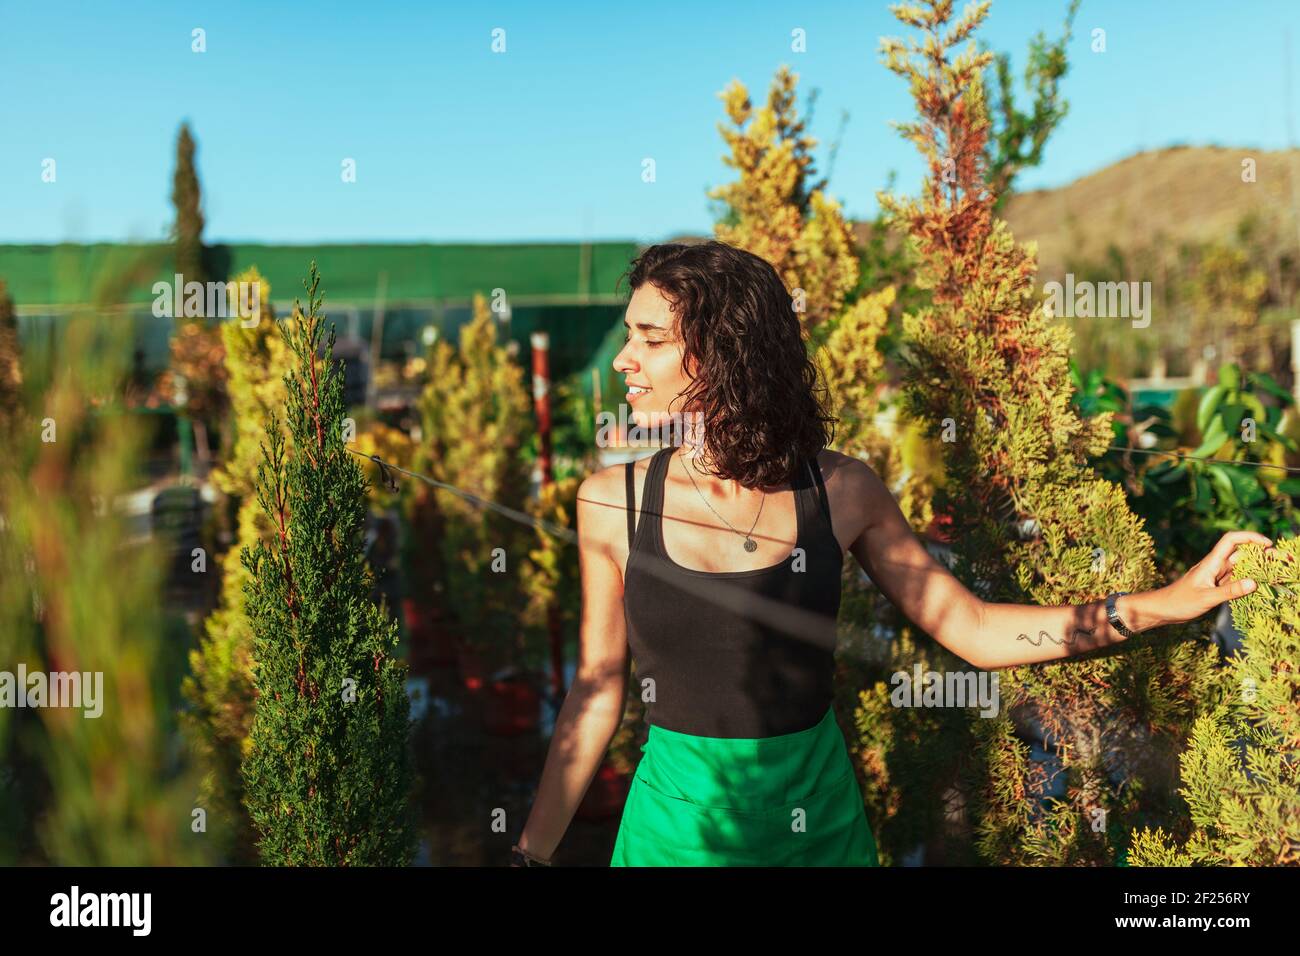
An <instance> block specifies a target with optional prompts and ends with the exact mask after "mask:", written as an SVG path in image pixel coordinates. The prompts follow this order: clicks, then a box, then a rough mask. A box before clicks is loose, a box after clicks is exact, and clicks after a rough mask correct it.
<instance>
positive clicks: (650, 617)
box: [623, 447, 844, 738]
mask: <svg viewBox="0 0 1300 956" xmlns="http://www.w3.org/2000/svg"><path fill="white" fill-rule="evenodd" d="M673 451H674V449H673V448H672V447H668V448H664V449H662V450H661V451H659V452H657V453H656V454H655V455H654V457H653V458H652V459H651V461H650V466H649V469H648V471H647V474H646V480H645V489H644V491H643V494H642V502H641V515H642V517H643V520H641V521H640V522H639V523H638V522H637V520H636V498H635V495H636V488H635V478H634V471H633V469H634V468H635V463H634V462H628V463H627V466H626V468H627V503H628V509H627V533H628V559H627V567H626V570H625V572H624V581H623V589H624V590H623V593H624V603H623V607H624V614H625V617H626V621H627V635H628V645H629V646H630V647H631V650H632V656H633V658H634V659H635V661H636V669H637V680H638V683H639V684H640V685H641V693H642V696H643V698H644V697H647V696H649V694H648V693H647V684H646V680H647V678H649V679H651V680H652V681H653V684H652V685H649V686H651V687H653V696H654V699H653V700H648V701H647V702H646V721H647V723H649V724H654V725H656V726H659V727H662V728H664V729H665V730H674V731H678V732H680V733H686V734H696V735H700V736H705V737H749V738H755V737H773V736H777V735H780V734H790V733H795V732H797V731H800V730H807V729H808V728H810V727H813V726H816V724H817V723H818V722H819V721H820V720H821V719H822V717H824V716H825V714H826V711H827V709H828V708H829V707H830V706H831V697H832V686H833V678H834V670H835V659H834V655H835V635H836V626H835V618H836V615H837V614H838V613H839V607H840V571H841V568H842V567H843V563H844V554H843V552H842V551H841V550H840V544H839V541H838V540H837V539H836V537H835V534H834V532H833V531H832V530H831V516H830V504H829V502H828V501H827V498H826V486H825V484H824V482H823V480H822V474H821V468H820V467H819V466H817V464H816V463H815V462H812V463H809V462H804V463H802V464H801V466H800V467H799V469H798V470H797V472H796V474H795V476H794V479H793V482H792V487H793V489H794V491H795V514H796V515H797V520H798V526H799V531H798V536H797V539H796V542H795V547H794V548H793V549H792V550H791V555H790V557H788V558H786V559H785V560H784V561H782V562H781V563H779V564H776V565H772V566H770V567H767V568H758V569H755V570H750V571H721V572H709V571H695V570H692V569H690V568H684V567H682V566H681V565H679V564H677V563H676V562H675V561H673V560H672V559H671V558H669V557H668V554H667V551H666V550H665V548H664V540H663V524H662V516H663V500H664V477H665V474H666V472H667V470H668V465H669V462H670V461H671V456H672V454H673ZM811 479H815V481H816V491H814V490H813V480H811Z"/></svg>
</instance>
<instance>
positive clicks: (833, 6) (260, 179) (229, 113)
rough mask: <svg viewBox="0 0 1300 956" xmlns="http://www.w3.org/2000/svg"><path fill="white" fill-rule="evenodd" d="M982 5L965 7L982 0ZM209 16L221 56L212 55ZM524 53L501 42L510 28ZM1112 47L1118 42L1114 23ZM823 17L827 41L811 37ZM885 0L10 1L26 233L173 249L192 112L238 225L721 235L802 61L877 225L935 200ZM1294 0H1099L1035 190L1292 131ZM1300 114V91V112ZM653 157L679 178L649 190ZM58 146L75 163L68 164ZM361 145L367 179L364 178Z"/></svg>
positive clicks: (1032, 25)
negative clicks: (744, 103)
mask: <svg viewBox="0 0 1300 956" xmlns="http://www.w3.org/2000/svg"><path fill="white" fill-rule="evenodd" d="M957 6H958V8H959V9H960V8H961V7H962V6H963V4H962V3H961V0H958V4H957ZM1066 6H1067V3H1066V0H994V3H993V9H992V13H991V14H990V17H989V19H988V21H986V27H985V29H984V30H983V31H982V33H981V37H982V39H983V40H984V42H986V43H987V44H988V45H990V46H991V47H992V48H993V49H996V50H1006V51H1009V52H1011V53H1012V56H1013V66H1014V67H1015V68H1016V69H1017V71H1018V70H1019V69H1020V67H1021V66H1022V65H1023V62H1024V51H1025V48H1026V43H1027V40H1028V38H1029V37H1030V36H1031V35H1032V34H1033V33H1034V32H1035V31H1037V30H1039V29H1044V30H1047V31H1048V34H1049V36H1052V35H1056V34H1057V33H1058V32H1059V30H1060V26H1061V23H1062V22H1063V19H1064V12H1065V9H1066ZM195 27H201V28H202V29H204V30H205V31H206V40H207V52H205V53H194V52H192V51H191V31H192V30H193V29H194V28H195ZM498 27H500V28H503V29H504V30H505V31H506V34H505V36H506V52H505V53H504V54H494V53H493V52H492V51H491V39H492V30H493V29H494V28H498ZM1097 27H1100V28H1103V29H1105V31H1106V43H1107V50H1106V52H1105V53H1094V52H1092V51H1091V50H1090V44H1091V37H1090V34H1091V31H1092V30H1093V29H1094V28H1097ZM795 28H802V29H803V30H805V31H806V35H807V38H808V39H807V45H808V50H807V52H804V53H793V52H791V49H790V42H791V41H790V35H791V31H792V30H793V29H795ZM904 32H905V31H904V29H903V28H902V25H901V24H899V23H898V21H897V20H895V19H894V18H893V16H892V15H891V14H890V13H889V12H888V9H887V5H886V3H884V2H879V0H872V2H856V3H842V2H827V3H815V4H803V3H799V4H796V3H790V2H783V3H776V2H763V0H759V2H755V0H749V2H695V3H682V2H677V0H658V2H655V3H644V4H643V3H635V4H621V3H609V2H606V3H599V4H597V3H590V4H589V3H560V4H536V3H501V2H496V3H472V4H471V3H458V4H449V3H441V2H437V3H429V2H425V3H407V2H379V0H376V2H370V3H339V2H316V3H311V4H306V3H246V2H236V0H225V2H221V3H184V4H181V3H162V2H150V0H142V2H130V3H127V2H95V3H91V2H81V3H70V2H63V0H41V2H39V3H37V2H29V0H21V2H19V0H0V91H2V92H0V241H3V242H16V241H34V242H52V241H65V240H66V241H99V240H147V239H153V238H158V237H160V236H162V235H163V234H164V233H165V231H166V228H167V224H168V222H169V220H170V217H171V207H170V200H169V195H170V183H171V172H172V164H173V160H174V149H175V147H174V141H175V136H176V131H177V128H178V124H179V123H180V121H181V120H182V119H188V120H189V121H190V123H191V124H192V128H193V130H194V132H195V135H196V137H197V140H198V144H199V153H198V164H199V174H200V177H201V180H202V185H203V190H204V204H205V211H206V214H207V229H206V231H205V233H204V235H205V238H206V239H207V240H208V241H210V242H215V241H241V240H242V241H266V242H324V241H382V240H391V241H435V242H452V241H485V242H486V241H502V242H504V241H547V240H563V241H574V240H580V239H594V240H607V239H609V240H640V241H647V242H649V241H656V240H660V239H663V238H666V237H667V236H669V235H672V234H675V233H679V232H688V231H689V232H701V233H705V232H708V231H710V229H711V223H712V219H711V217H710V213H709V205H708V201H707V199H706V196H705V191H706V189H707V188H708V187H710V186H713V185H717V184H719V183H722V182H725V181H727V180H728V179H730V178H732V177H731V173H730V171H729V170H728V169H727V168H726V167H725V166H724V165H723V163H722V160H721V155H722V153H723V143H722V139H721V137H720V136H719V135H718V132H717V123H718V122H719V121H720V120H722V119H723V114H722V104H721V101H720V100H719V99H718V97H717V94H718V93H719V92H720V91H721V90H722V89H723V88H724V87H725V86H726V85H727V83H728V82H729V81H730V80H731V79H732V78H733V77H735V78H739V79H740V80H741V81H743V82H744V83H746V84H747V85H748V86H749V88H750V92H751V94H752V95H754V97H755V99H756V100H761V99H762V98H764V97H765V96H766V92H767V88H768V84H769V83H770V80H771V77H772V75H773V73H774V72H775V70H776V68H777V67H778V66H779V65H780V64H782V63H786V64H789V65H790V66H791V67H792V68H793V69H794V70H795V71H796V72H797V73H798V74H799V76H800V83H799V90H800V104H801V109H802V107H803V104H804V97H805V96H806V95H807V93H808V92H809V91H810V90H811V89H812V88H814V87H816V88H819V89H820V94H819V97H818V100H817V104H816V111H815V115H814V120H813V125H812V133H813V135H815V136H817V137H818V138H819V139H820V140H821V145H820V146H819V147H818V150H817V152H816V156H817V159H818V165H819V168H820V170H821V171H823V172H824V171H826V169H827V161H828V151H829V146H830V144H831V142H832V140H834V139H835V138H836V135H837V131H838V128H839V124H840V114H841V112H842V111H848V113H849V114H850V116H849V120H848V125H847V127H846V129H845V130H844V134H843V137H842V140H841V144H840V149H839V153H838V156H837V157H836V160H835V165H834V168H833V170H831V173H832V178H831V183H830V191H831V193H832V194H833V195H834V196H835V197H836V198H838V199H839V200H840V201H841V202H843V204H844V206H845V208H846V210H847V212H848V213H849V214H850V215H851V216H852V217H854V218H858V217H867V216H870V215H872V214H873V213H874V212H875V210H876V200H875V193H876V190H878V189H881V188H883V187H884V186H885V184H886V181H887V177H888V174H889V172H890V170H895V171H897V173H898V182H897V185H898V188H899V189H905V190H912V189H915V187H916V185H917V183H918V182H919V177H920V174H921V166H920V162H919V158H918V156H917V154H916V152H915V150H914V148H913V147H912V146H911V145H910V144H907V143H905V142H904V141H903V140H902V139H901V138H900V137H899V136H898V135H897V133H895V132H894V131H893V130H892V129H891V127H890V126H889V125H888V124H889V121H890V120H899V119H906V118H908V117H909V116H910V115H911V102H910V99H909V98H908V95H907V91H906V88H905V86H904V83H903V81H902V80H901V79H899V78H898V77H896V76H894V75H893V74H891V73H890V72H889V71H888V70H886V69H885V68H884V66H883V65H882V64H881V62H880V57H879V52H878V50H879V38H880V37H881V36H882V35H900V34H902V33H904ZM1288 33H1289V35H1290V45H1291V62H1292V67H1291V71H1290V76H1291V83H1290V85H1291V88H1292V95H1291V102H1292V103H1294V102H1295V100H1296V97H1295V92H1294V91H1295V90H1296V89H1297V88H1298V84H1297V74H1300V69H1298V68H1297V66H1296V63H1297V48H1298V47H1300V3H1297V2H1294V0H1240V2H1233V3H1225V2H1222V0H1180V2H1174V0H1142V2H1129V0H1084V2H1083V5H1082V7H1081V9H1080V13H1079V16H1078V19H1077V21H1076V25H1075V32H1074V39H1073V41H1072V43H1071V47H1070V54H1071V68H1070V73H1069V75H1068V76H1067V77H1066V81H1065V86H1064V93H1065V96H1066V98H1067V99H1068V100H1069V101H1070V115H1069V116H1068V117H1067V119H1066V120H1065V122H1064V124H1063V125H1062V126H1061V128H1060V129H1059V130H1058V132H1057V133H1056V135H1055V136H1054V137H1053V138H1052V140H1051V141H1050V142H1049V144H1048V148H1047V154H1046V159H1045V162H1044V164H1043V165H1042V167H1040V168H1039V169H1036V170H1033V171H1030V172H1029V173H1028V174H1026V175H1025V176H1024V177H1023V179H1022V181H1021V186H1022V188H1035V187H1043V186H1055V185H1060V184H1063V183H1066V182H1069V181H1071V180H1073V179H1075V178H1077V177H1079V176H1081V175H1084V174H1086V173H1088V172H1091V171H1093V170H1096V169H1098V168H1100V167H1103V166H1105V165H1107V164H1109V163H1111V162H1114V161H1116V160H1118V159H1121V158H1123V157H1124V156H1127V155H1130V154H1132V153H1134V152H1136V151H1138V150H1140V149H1144V148H1146V149H1150V148H1156V147H1161V146H1166V145H1170V144H1173V143H1188V144H1191V145H1202V144H1210V143H1217V144H1221V145H1227V146H1241V147H1248V148H1252V149H1280V148H1284V147H1285V146H1286V145H1287V142H1288V131H1287V118H1286V103H1287V98H1286V95H1285V90H1284V83H1283V81H1284V78H1285V77H1286V75H1287V74H1286V70H1285V66H1284V62H1285V51H1286V42H1287V41H1286V37H1287V35H1288ZM1292 108H1293V110H1294V109H1297V107H1295V106H1293V107H1292ZM647 156H648V157H653V158H654V159H655V162H656V168H657V181H656V182H654V183H645V182H643V181H642V179H641V161H642V159H643V158H644V157H647ZM46 158H54V159H55V161H56V163H57V167H56V169H57V180H56V182H54V183H43V182H42V181H41V169H42V161H43V160H44V159H46ZM344 158H352V159H354V160H355V161H356V169H357V181H356V182H355V183H344V182H342V181H341V177H340V170H341V163H342V161H343V160H344Z"/></svg>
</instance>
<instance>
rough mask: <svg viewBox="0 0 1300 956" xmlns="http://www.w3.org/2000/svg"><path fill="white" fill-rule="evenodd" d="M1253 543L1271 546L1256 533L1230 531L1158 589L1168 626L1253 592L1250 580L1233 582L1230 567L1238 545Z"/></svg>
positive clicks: (1239, 555)
mask: <svg viewBox="0 0 1300 956" xmlns="http://www.w3.org/2000/svg"><path fill="white" fill-rule="evenodd" d="M1251 542H1253V543H1255V544H1262V545H1266V546H1267V547H1268V548H1272V547H1273V542H1272V541H1270V540H1269V539H1268V538H1266V537H1265V536H1264V535H1262V534H1259V533H1258V532H1255V531H1229V532H1228V533H1227V534H1225V535H1224V536H1223V537H1222V538H1220V539H1219V543H1218V544H1216V545H1215V546H1214V550H1212V551H1211V552H1210V553H1209V554H1207V555H1206V556H1205V557H1204V558H1202V559H1201V560H1200V561H1198V562H1197V563H1196V564H1195V565H1194V566H1193V567H1192V568H1191V569H1190V570H1188V572H1187V573H1186V574H1184V575H1183V576H1182V577H1181V578H1179V579H1178V580H1177V581H1175V582H1173V583H1172V584H1169V585H1166V586H1165V587H1163V588H1161V589H1160V590H1159V592H1158V593H1159V594H1160V597H1161V602H1160V603H1161V608H1160V610H1161V612H1162V614H1163V615H1164V616H1166V617H1167V618H1168V619H1169V622H1170V623H1180V622H1182V621H1191V620H1195V619H1196V618H1198V617H1200V616H1201V615H1202V614H1204V613H1205V612H1206V611H1209V610H1211V609H1212V608H1215V607H1218V606H1219V605H1220V604H1222V603H1223V602H1224V601H1232V600H1235V599H1236V598H1239V597H1242V596H1243V595H1246V594H1249V593H1250V592H1251V591H1253V590H1255V582H1254V581H1251V580H1249V579H1243V580H1241V581H1234V580H1232V579H1231V577H1230V575H1231V574H1232V568H1233V566H1234V565H1235V564H1236V563H1237V559H1238V558H1240V557H1241V552H1239V551H1238V550H1237V545H1239V544H1247V543H1251Z"/></svg>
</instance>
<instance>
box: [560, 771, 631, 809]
mask: <svg viewBox="0 0 1300 956" xmlns="http://www.w3.org/2000/svg"><path fill="white" fill-rule="evenodd" d="M631 785H632V781H631V780H630V779H629V778H628V776H627V774H624V773H619V772H618V770H616V769H615V768H614V767H613V766H612V765H611V764H610V763H609V760H608V759H606V760H604V761H602V762H601V765H600V769H598V770H597V771H596V776H594V777H593V778H592V780H591V786H589V787H588V788H587V793H586V795H585V796H584V797H583V798H582V803H580V804H578V810H577V813H576V814H574V815H575V816H577V817H578V818H580V819H582V820H611V819H613V818H615V817H617V816H618V815H619V814H620V813H621V812H622V810H623V804H624V803H625V802H626V801H627V792H628V789H629V787H630V786H631Z"/></svg>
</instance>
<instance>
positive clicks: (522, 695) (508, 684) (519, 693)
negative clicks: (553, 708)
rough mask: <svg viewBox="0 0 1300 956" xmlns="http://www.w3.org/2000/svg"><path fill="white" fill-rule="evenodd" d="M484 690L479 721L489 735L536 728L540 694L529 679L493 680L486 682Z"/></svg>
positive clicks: (522, 731) (520, 731)
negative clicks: (485, 694)
mask: <svg viewBox="0 0 1300 956" xmlns="http://www.w3.org/2000/svg"><path fill="white" fill-rule="evenodd" d="M487 690H488V693H487V698H486V700H485V701H484V704H483V724H484V729H485V730H487V732H488V733H489V734H495V735H497V736H502V737H513V736H515V735H516V734H526V733H529V732H531V731H536V730H537V724H538V713H539V711H540V708H541V703H542V695H541V694H540V693H539V692H538V690H537V687H536V686H535V685H534V684H533V683H532V682H531V681H528V680H526V679H522V678H514V679H510V680H493V681H489V682H488V684H487Z"/></svg>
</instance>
